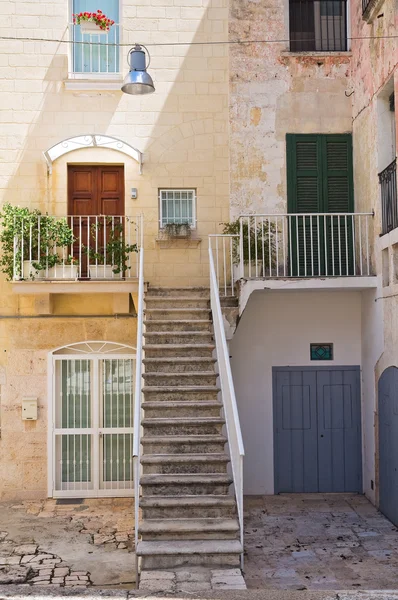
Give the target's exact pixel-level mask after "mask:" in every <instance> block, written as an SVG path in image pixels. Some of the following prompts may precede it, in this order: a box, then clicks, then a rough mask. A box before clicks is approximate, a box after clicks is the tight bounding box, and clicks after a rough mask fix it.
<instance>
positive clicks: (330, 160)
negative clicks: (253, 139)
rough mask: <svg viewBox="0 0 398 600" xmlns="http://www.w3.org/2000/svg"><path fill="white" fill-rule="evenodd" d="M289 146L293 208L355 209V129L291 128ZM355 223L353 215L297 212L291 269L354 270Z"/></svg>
mask: <svg viewBox="0 0 398 600" xmlns="http://www.w3.org/2000/svg"><path fill="white" fill-rule="evenodd" d="M286 147H287V184H288V187H287V191H288V212H289V213H336V212H339V213H346V212H352V210H353V184H352V142H351V135H349V134H336V135H309V134H288V135H287V136H286ZM352 225H353V221H352V217H349V216H348V217H339V218H337V217H325V218H323V217H319V218H316V217H313V218H312V219H310V217H291V218H290V227H291V240H292V247H291V249H289V251H290V255H291V256H290V274H291V275H294V276H308V275H312V276H317V275H326V274H327V275H333V274H334V275H338V274H341V275H348V274H351V272H352V269H353V260H352V236H353V233H352ZM325 235H326V240H325Z"/></svg>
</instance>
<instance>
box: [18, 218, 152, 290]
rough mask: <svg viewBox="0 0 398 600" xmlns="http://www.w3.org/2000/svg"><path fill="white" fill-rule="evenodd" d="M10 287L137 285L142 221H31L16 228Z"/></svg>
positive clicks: (84, 219) (102, 219)
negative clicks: (29, 283) (76, 282)
mask: <svg viewBox="0 0 398 600" xmlns="http://www.w3.org/2000/svg"><path fill="white" fill-rule="evenodd" d="M14 231H15V235H14V244H13V266H12V270H13V276H12V279H13V280H14V281H18V280H21V279H25V280H53V279H69V280H73V279H80V280H88V279H92V280H93V279H96V280H98V279H110V280H116V281H117V280H121V279H136V278H137V277H138V272H139V249H140V247H141V238H142V217H141V215H139V216H136V217H130V216H124V215H123V216H104V215H101V216H67V217H53V216H50V215H35V214H33V215H31V217H30V218H26V219H24V218H22V217H21V218H19V219H18V220H16V222H15V224H14Z"/></svg>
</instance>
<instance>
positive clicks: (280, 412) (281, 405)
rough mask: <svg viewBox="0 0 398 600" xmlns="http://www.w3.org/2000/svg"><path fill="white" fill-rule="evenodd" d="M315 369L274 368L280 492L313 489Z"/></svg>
mask: <svg viewBox="0 0 398 600" xmlns="http://www.w3.org/2000/svg"><path fill="white" fill-rule="evenodd" d="M315 377H316V375H315V371H276V372H275V373H274V393H276V402H275V409H276V440H277V446H276V448H275V451H276V454H277V456H278V469H276V471H275V473H276V476H277V481H278V484H277V489H278V491H279V492H299V491H303V492H316V491H317V486H318V481H317V461H316V452H314V448H316V443H317V440H316V437H317V430H316V379H315Z"/></svg>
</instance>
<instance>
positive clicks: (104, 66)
mask: <svg viewBox="0 0 398 600" xmlns="http://www.w3.org/2000/svg"><path fill="white" fill-rule="evenodd" d="M120 30H121V27H120V25H119V23H114V24H113V25H112V27H111V28H110V30H109V31H108V32H104V31H101V30H100V29H98V30H97V31H95V30H93V31H90V32H82V30H81V26H80V25H75V24H74V23H69V32H70V34H69V35H70V39H71V41H72V42H73V43H72V44H70V48H69V52H70V56H69V77H70V78H71V79H78V78H83V77H90V76H91V77H93V76H97V77H98V75H101V77H105V78H106V79H107V78H109V79H115V78H116V77H120V59H121V52H120V50H121V46H120Z"/></svg>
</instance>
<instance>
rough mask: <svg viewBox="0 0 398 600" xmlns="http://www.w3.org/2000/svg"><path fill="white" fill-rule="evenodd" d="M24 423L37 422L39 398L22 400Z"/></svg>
mask: <svg viewBox="0 0 398 600" xmlns="http://www.w3.org/2000/svg"><path fill="white" fill-rule="evenodd" d="M22 421H37V398H22Z"/></svg>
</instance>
